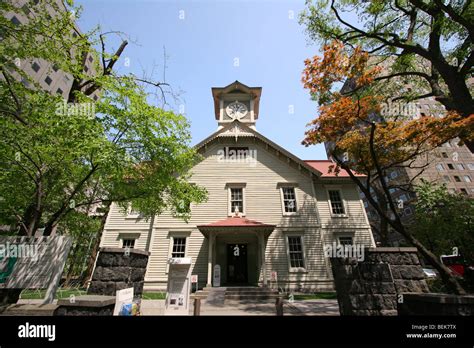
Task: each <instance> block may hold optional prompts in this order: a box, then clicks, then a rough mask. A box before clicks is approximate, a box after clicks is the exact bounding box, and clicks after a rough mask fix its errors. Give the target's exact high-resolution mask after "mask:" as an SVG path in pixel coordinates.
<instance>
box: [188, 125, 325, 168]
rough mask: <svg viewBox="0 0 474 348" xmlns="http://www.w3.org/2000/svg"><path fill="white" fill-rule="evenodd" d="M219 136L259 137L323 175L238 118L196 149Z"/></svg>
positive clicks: (295, 160)
mask: <svg viewBox="0 0 474 348" xmlns="http://www.w3.org/2000/svg"><path fill="white" fill-rule="evenodd" d="M232 129H235V130H236V131H233V130H232ZM219 136H223V137H239V136H242V137H249V136H254V137H256V138H257V139H259V140H261V141H262V142H264V143H265V144H267V145H268V146H269V147H272V148H273V149H275V150H276V151H278V152H280V153H281V154H283V155H284V156H286V157H287V158H289V159H291V160H293V161H294V162H296V163H297V164H299V165H301V166H302V167H303V168H305V169H307V170H308V171H309V172H310V173H312V174H314V175H316V176H317V177H320V176H321V175H322V173H321V171H319V170H318V169H317V168H315V167H313V166H311V165H309V164H308V163H306V162H305V161H303V160H302V159H300V158H298V157H296V156H295V155H293V154H292V153H290V152H288V151H287V150H285V149H284V148H282V147H281V146H280V145H278V144H276V143H274V142H273V141H271V140H270V139H268V138H266V137H264V136H263V135H262V134H260V133H259V132H257V131H256V130H255V129H252V128H250V127H249V126H247V125H246V124H244V123H242V122H240V121H238V120H235V121H233V122H230V123H229V124H227V125H225V126H224V127H223V128H221V129H219V130H217V131H216V132H214V133H212V134H211V135H209V136H208V137H207V138H205V139H204V140H202V141H201V142H199V143H198V144H196V145H195V146H194V147H195V148H196V149H200V148H202V147H203V146H205V145H207V144H208V143H210V142H211V141H213V140H214V139H216V138H218V137H219Z"/></svg>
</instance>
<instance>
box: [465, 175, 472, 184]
mask: <svg viewBox="0 0 474 348" xmlns="http://www.w3.org/2000/svg"><path fill="white" fill-rule="evenodd" d="M464 181H465V182H472V180H471V177H470V176H469V175H464Z"/></svg>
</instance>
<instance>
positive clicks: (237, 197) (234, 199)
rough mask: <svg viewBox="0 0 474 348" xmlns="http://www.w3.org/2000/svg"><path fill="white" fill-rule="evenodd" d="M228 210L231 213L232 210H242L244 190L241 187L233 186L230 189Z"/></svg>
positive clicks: (241, 211)
mask: <svg viewBox="0 0 474 348" xmlns="http://www.w3.org/2000/svg"><path fill="white" fill-rule="evenodd" d="M230 211H231V214H232V213H234V212H236V211H237V212H239V213H243V212H244V192H243V188H241V187H238V188H237V187H234V188H231V189H230Z"/></svg>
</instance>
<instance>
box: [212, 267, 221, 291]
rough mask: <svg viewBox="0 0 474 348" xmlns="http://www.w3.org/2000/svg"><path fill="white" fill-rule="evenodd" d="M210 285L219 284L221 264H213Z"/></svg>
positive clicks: (215, 285) (216, 285)
mask: <svg viewBox="0 0 474 348" xmlns="http://www.w3.org/2000/svg"><path fill="white" fill-rule="evenodd" d="M212 286H214V287H219V286H221V266H220V265H215V266H214V276H213V278H212Z"/></svg>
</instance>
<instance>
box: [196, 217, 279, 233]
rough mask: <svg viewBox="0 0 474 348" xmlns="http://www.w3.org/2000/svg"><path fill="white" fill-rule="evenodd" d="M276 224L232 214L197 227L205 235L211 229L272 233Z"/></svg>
mask: <svg viewBox="0 0 474 348" xmlns="http://www.w3.org/2000/svg"><path fill="white" fill-rule="evenodd" d="M275 227H276V226H275V225H269V224H265V223H263V222H259V221H255V220H249V219H247V218H244V217H240V216H232V217H228V218H227V219H224V220H219V221H216V222H213V223H210V224H207V225H198V226H197V228H198V229H199V231H201V232H202V233H203V234H204V235H206V236H207V232H210V231H230V230H236V231H244V230H251V231H255V232H256V231H261V232H264V233H265V232H266V233H267V234H270V233H271V232H272V231H273V229H274V228H275Z"/></svg>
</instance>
